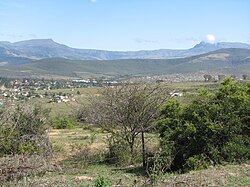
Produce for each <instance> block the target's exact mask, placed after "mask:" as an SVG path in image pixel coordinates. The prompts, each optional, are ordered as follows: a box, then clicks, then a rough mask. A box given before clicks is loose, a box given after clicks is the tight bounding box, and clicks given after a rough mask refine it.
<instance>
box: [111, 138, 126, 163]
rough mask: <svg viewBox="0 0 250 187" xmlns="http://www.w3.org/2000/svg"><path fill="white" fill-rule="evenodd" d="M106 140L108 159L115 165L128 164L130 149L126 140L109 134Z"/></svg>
mask: <svg viewBox="0 0 250 187" xmlns="http://www.w3.org/2000/svg"><path fill="white" fill-rule="evenodd" d="M107 141H108V148H109V154H108V159H107V160H108V161H109V162H110V163H115V164H117V165H128V164H129V163H130V149H129V145H128V144H127V142H125V141H124V140H122V139H121V138H119V137H116V136H110V137H108V139H107Z"/></svg>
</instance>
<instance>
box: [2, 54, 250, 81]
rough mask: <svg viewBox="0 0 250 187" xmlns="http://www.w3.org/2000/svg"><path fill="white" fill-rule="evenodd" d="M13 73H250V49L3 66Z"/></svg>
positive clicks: (112, 74) (39, 61) (53, 60)
mask: <svg viewBox="0 0 250 187" xmlns="http://www.w3.org/2000/svg"><path fill="white" fill-rule="evenodd" d="M1 70H2V71H5V72H6V71H9V73H10V72H12V73H13V74H15V73H20V72H22V73H23V74H25V73H26V74H27V75H28V74H53V75H63V76H74V77H77V76H82V75H84V74H94V75H111V76H115V75H133V76H135V75H138V76H141V75H164V74H176V73H192V72H199V71H205V72H222V73H230V74H244V73H246V74H248V73H250V50H249V49H220V50H217V51H214V52H210V53H207V54H202V55H197V56H192V57H187V58H179V59H128V60H103V61H100V60H91V61H90V60H86V61H82V60H68V59H63V58H48V59H42V60H37V61H32V62H29V63H26V64H22V65H19V66H17V65H13V66H2V67H1V68H0V72H1Z"/></svg>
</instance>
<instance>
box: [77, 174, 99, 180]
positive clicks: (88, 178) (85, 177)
mask: <svg viewBox="0 0 250 187" xmlns="http://www.w3.org/2000/svg"><path fill="white" fill-rule="evenodd" d="M74 180H76V181H93V180H94V179H93V177H88V176H84V175H83V176H76V177H74Z"/></svg>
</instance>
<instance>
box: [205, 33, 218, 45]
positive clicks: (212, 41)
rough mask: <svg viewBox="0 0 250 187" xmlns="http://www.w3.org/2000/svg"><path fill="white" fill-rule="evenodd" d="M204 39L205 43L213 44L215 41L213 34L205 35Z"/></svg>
mask: <svg viewBox="0 0 250 187" xmlns="http://www.w3.org/2000/svg"><path fill="white" fill-rule="evenodd" d="M206 39H207V41H208V42H210V43H214V42H215V40H216V38H215V36H214V35H213V34H207V35H206Z"/></svg>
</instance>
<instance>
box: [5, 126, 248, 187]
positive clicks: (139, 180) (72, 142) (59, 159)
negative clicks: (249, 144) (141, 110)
mask: <svg viewBox="0 0 250 187" xmlns="http://www.w3.org/2000/svg"><path fill="white" fill-rule="evenodd" d="M106 136H107V134H106V133H103V132H102V131H101V130H100V129H98V128H86V127H85V128H79V127H77V128H74V129H62V130H56V129H55V130H52V131H51V132H50V139H51V142H52V144H53V148H54V150H55V154H54V158H53V163H54V165H57V168H58V169H57V170H53V171H50V172H47V173H46V174H45V175H43V176H36V177H33V178H29V179H28V180H27V179H26V180H22V181H20V182H19V184H18V185H17V184H15V185H14V186H53V187H54V186H58V187H59V186H69V187H71V186H73V187H84V186H93V185H94V184H95V181H96V180H97V179H98V178H99V177H100V176H102V177H104V178H105V179H106V180H108V181H110V183H111V184H112V186H124V187H130V186H162V187H164V186H171V187H176V186H183V187H184V186H190V187H194V186H197V187H198V186H218V187H226V186H234V187H238V186H242V187H247V186H250V165H247V164H243V165H226V166H217V167H210V168H209V169H206V170H201V171H192V172H189V173H186V174H177V173H176V174H170V173H167V174H164V175H161V176H159V178H158V181H157V182H155V183H154V184H152V183H151V182H150V181H149V176H148V175H147V173H145V172H144V171H143V170H142V169H141V167H140V165H131V166H128V167H119V166H116V165H113V164H109V163H107V162H104V161H103V160H104V159H102V157H101V156H102V155H101V153H102V152H105V151H106V149H107V145H106V141H105V137H106ZM148 137H150V136H148ZM151 137H152V135H151ZM154 141H157V138H155V139H154ZM88 156H91V157H92V158H91V162H88V159H86V158H87V157H88ZM93 157H98V158H97V159H96V160H97V161H96V162H95V159H93ZM6 186H11V185H6Z"/></svg>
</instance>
